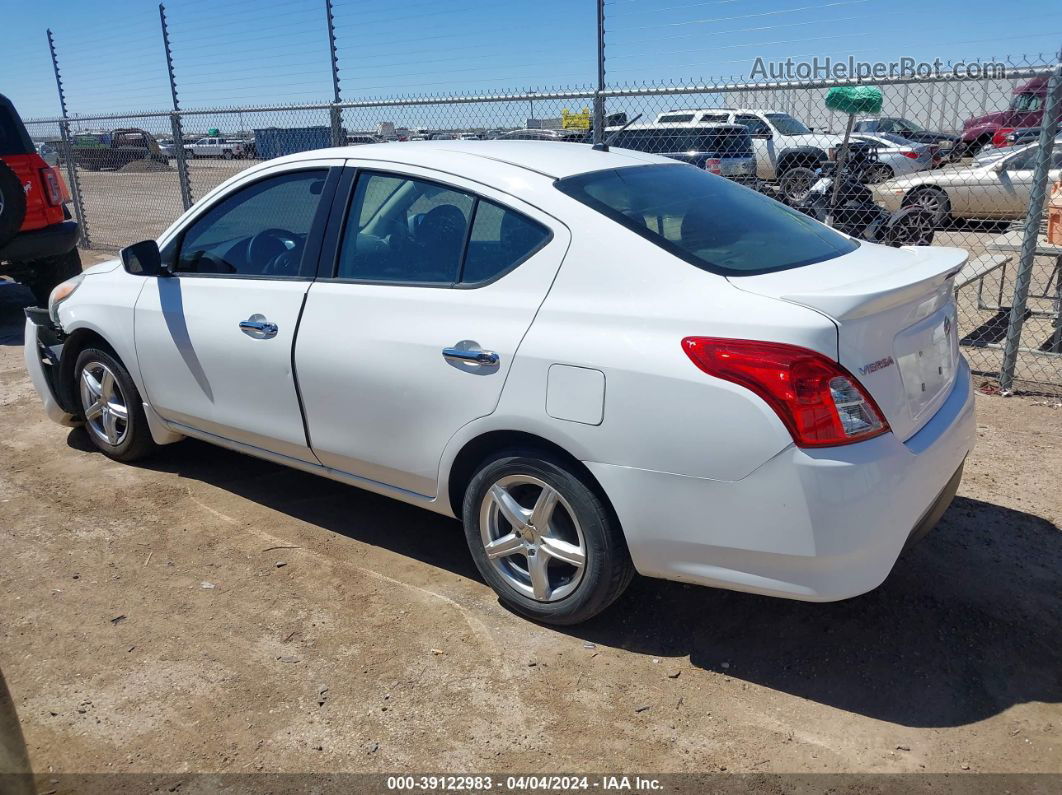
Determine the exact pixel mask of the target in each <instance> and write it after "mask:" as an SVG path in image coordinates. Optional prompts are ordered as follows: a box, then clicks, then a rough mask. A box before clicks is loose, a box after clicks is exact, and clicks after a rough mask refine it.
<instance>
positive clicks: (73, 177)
mask: <svg viewBox="0 0 1062 795" xmlns="http://www.w3.org/2000/svg"><path fill="white" fill-rule="evenodd" d="M48 52H50V53H51V56H52V71H53V72H55V87H56V89H57V90H58V91H59V109H60V110H61V111H62V113H63V120H62V121H61V122H59V137H60V139H61V140H62V142H63V159H64V160H65V161H66V178H67V180H68V181H69V182H70V198H71V199H72V200H73V202H74V217H75V218H76V219H77V233H78V238H79V239H80V241H81V247H82V248H92V238H91V237H89V230H88V219H87V218H85V203H84V201H83V200H82V198H81V182H80V181H79V180H78V177H77V164H76V163H74V146H73V144H72V143H71V142H70V123H69V122H68V121H67V114H66V92H65V91H63V78H62V77H60V76H59V58H58V57H57V56H56V54H55V37H54V36H53V35H52V30H51V28H49V29H48Z"/></svg>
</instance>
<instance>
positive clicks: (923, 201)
mask: <svg viewBox="0 0 1062 795" xmlns="http://www.w3.org/2000/svg"><path fill="white" fill-rule="evenodd" d="M902 206H903V207H921V208H922V209H923V210H926V211H928V212H930V213H933V217H934V218H935V219H936V220H935V221H934V225H936V226H938V227H939V226H941V225H942V224H944V223H946V222H947V221H948V220H949V218H950V217H951V202H950V201H949V200H948V194H946V193H945V192H944V191H942V190H941V189H940V188H933V187H921V188H915V189H914V190H912V191H910V192H909V193H908V194H907V195H906V196H904V197H903V205H902Z"/></svg>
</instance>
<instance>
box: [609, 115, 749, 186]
mask: <svg viewBox="0 0 1062 795" xmlns="http://www.w3.org/2000/svg"><path fill="white" fill-rule="evenodd" d="M605 138H606V139H610V140H611V145H612V146H615V147H619V148H623V149H633V150H635V151H638V152H650V153H651V154H654V155H664V156H665V157H670V158H671V159H672V160H681V161H683V162H686V163H692V164H693V165H695V166H697V167H698V168H703V169H704V170H705V171H710V172H711V173H713V174H719V175H720V176H724V177H729V178H730V179H733V180H736V181H738V182H746V183H755V182H757V180H756V156H755V155H754V154H753V149H752V137H751V136H750V135H749V131H748V128H746V127H745V126H744V125H741V124H698V125H696V126H694V125H691V124H640V125H630V126H628V127H626V128H623V127H619V128H606V130H605Z"/></svg>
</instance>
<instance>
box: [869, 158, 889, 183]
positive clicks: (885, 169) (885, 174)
mask: <svg viewBox="0 0 1062 795" xmlns="http://www.w3.org/2000/svg"><path fill="white" fill-rule="evenodd" d="M894 176H896V175H895V174H894V173H893V170H892V166H889V165H887V164H885V163H875V164H874V165H872V166H870V167H868V168H867V170H866V182H867V184H868V185H877V184H878V183H879V182H885V181H886V180H890V179H892V178H893V177H894Z"/></svg>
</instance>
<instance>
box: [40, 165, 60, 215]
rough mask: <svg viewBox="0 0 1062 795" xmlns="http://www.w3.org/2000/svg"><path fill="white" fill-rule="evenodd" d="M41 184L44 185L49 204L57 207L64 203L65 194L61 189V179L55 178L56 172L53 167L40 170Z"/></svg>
mask: <svg viewBox="0 0 1062 795" xmlns="http://www.w3.org/2000/svg"><path fill="white" fill-rule="evenodd" d="M40 175H41V183H42V184H43V185H44V195H45V196H46V197H47V199H48V204H51V205H52V206H55V205H57V204H62V203H63V192H62V190H60V188H59V179H58V178H57V177H56V176H55V171H53V170H52V168H51V166H49V167H48V168H42V169H40Z"/></svg>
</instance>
